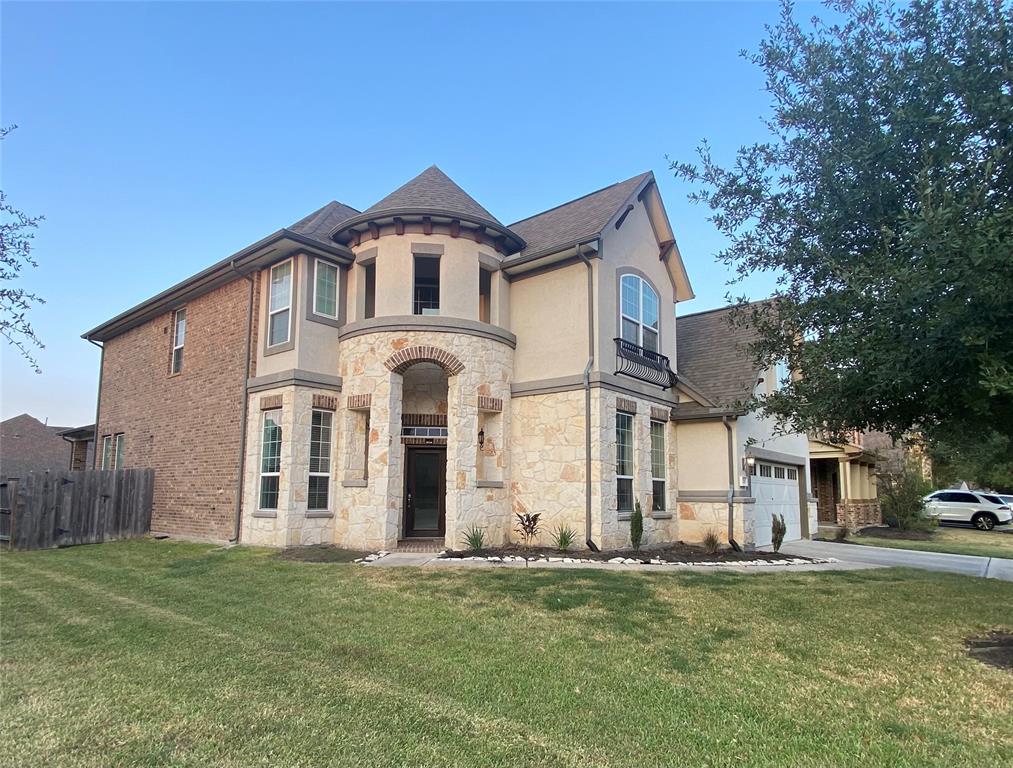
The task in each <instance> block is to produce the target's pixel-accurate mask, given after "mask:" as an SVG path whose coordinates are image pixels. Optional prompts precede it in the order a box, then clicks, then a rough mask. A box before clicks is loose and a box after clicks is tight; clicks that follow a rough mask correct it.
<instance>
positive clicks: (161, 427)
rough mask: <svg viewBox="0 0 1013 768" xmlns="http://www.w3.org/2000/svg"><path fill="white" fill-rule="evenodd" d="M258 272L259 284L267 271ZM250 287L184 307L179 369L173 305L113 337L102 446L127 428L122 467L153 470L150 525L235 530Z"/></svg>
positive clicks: (208, 535)
mask: <svg viewBox="0 0 1013 768" xmlns="http://www.w3.org/2000/svg"><path fill="white" fill-rule="evenodd" d="M254 279H256V280H258V282H259V275H256V276H255V277H254ZM258 288H259V285H258V286H257V287H256V288H255V289H254V298H253V301H254V309H253V311H254V315H253V316H254V328H253V334H254V338H253V344H252V348H251V354H252V355H253V357H254V361H255V360H256V357H255V355H256V349H257V339H256V334H257V323H256V318H257V317H258V314H257V303H258V297H259V293H260V292H259V290H258ZM249 290H250V287H249V282H248V281H247V280H246V279H244V278H239V279H236V280H234V281H232V282H231V283H228V284H226V285H224V286H221V287H220V288H216V289H215V290H213V291H211V292H209V293H206V294H204V295H203V296H200V297H198V298H196V299H193V300H192V301H190V302H189V303H188V304H186V343H185V346H184V352H183V371H182V373H180V374H178V375H175V376H170V375H169V363H170V355H171V346H172V313H171V312H167V313H165V314H163V315H160V316H159V317H157V318H155V319H154V320H150V321H148V322H147V323H145V324H144V325H141V326H138V327H137V328H133V329H131V330H129V331H127V332H125V333H123V334H122V335H120V336H117V337H116V338H114V339H110V340H109V341H107V342H106V343H105V354H104V357H103V364H102V366H103V367H102V390H101V392H100V393H99V423H98V426H97V429H96V432H95V434H96V439H97V444H98V445H101V442H102V436H103V435H108V434H115V433H118V432H122V433H124V451H123V459H122V466H123V467H124V468H131V467H151V468H153V469H154V470H155V495H154V506H153V509H152V519H151V530H152V532H155V533H169V534H173V535H178V536H192V537H197V538H202V539H212V540H225V539H228V538H230V537H231V536H232V530H233V528H232V527H233V524H234V519H235V518H234V515H235V503H236V482H237V479H238V477H239V472H240V466H239V442H240V434H241V425H240V416H241V413H242V410H241V409H242V399H243V398H242V386H243V377H244V376H245V372H246V365H245V361H244V359H243V358H244V354H245V351H246V321H247V311H248V306H249ZM253 365H255V362H254V363H251V369H250V375H251V376H252V375H255V374H256V371H255V370H253ZM98 452H99V453H100V452H101V451H98Z"/></svg>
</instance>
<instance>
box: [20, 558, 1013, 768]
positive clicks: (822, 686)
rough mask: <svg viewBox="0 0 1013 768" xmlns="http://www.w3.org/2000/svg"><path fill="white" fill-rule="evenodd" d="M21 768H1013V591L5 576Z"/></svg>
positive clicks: (106, 571)
mask: <svg viewBox="0 0 1013 768" xmlns="http://www.w3.org/2000/svg"><path fill="white" fill-rule="evenodd" d="M0 578H2V583H0V599H2V648H0V651H2V686H3V699H2V706H0V719H2V722H0V725H2V729H3V741H2V744H0V764H2V765H5V766H20V767H25V768H28V767H30V766H47V767H48V766H65V767H66V766H196V765H200V766H205V765H206V766H212V765H213V766H296V765H298V766H317V765H348V766H352V765H361V766H423V765H425V766H430V765H432V766H589V765H595V766H742V765H748V766H820V768H825V767H826V766H870V765H882V766H927V765H938V766H965V765H966V766H978V767H981V766H1004V767H1005V766H1009V765H1013V727H1011V726H1010V724H1011V723H1013V673H1011V672H1009V671H1004V670H999V669H995V668H991V667H987V666H984V665H982V664H980V663H978V662H977V661H974V660H972V659H971V658H969V657H967V656H966V655H965V654H964V651H963V638H964V637H965V636H967V635H974V634H977V633H980V632H984V631H986V630H990V629H994V628H998V627H1007V628H1013V585H1011V584H1009V583H1007V582H1000V581H987V580H982V579H972V578H966V577H958V576H948V575H930V574H927V573H922V572H914V571H900V570H890V571H888V570H878V571H861V572H836V573H831V572H825V573H788V572H782V573H777V574H768V575H739V574H730V573H714V572H709V571H708V572H700V573H697V572H682V573H659V574H654V573H639V572H638V573H617V572H607V571H592V570H580V571H573V570H568V571H563V570H556V571H550V570H539V569H529V570H513V569H509V570H508V569H500V570H494V569H482V570H479V569H463V568H462V569H445V570H444V569H440V570H434V569H427V570H420V569H407V568H390V569H384V568H375V567H370V568H367V567H363V566H359V565H351V564H340V563H302V562H293V561H286V560H282V559H279V558H278V557H277V556H276V555H275V554H273V553H270V552H266V551H263V550H254V549H242V548H240V549H233V550H220V549H214V548H211V547H207V546H202V545H196V544H188V543H180V542H153V541H135V542H121V543H114V544H104V545H98V546H90V547H76V548H72V549H65V550H56V551H44V552H29V553H5V554H3V555H2V556H0Z"/></svg>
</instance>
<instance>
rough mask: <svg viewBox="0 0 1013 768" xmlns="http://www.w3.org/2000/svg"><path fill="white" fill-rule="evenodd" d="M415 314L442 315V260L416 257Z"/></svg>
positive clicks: (430, 257)
mask: <svg viewBox="0 0 1013 768" xmlns="http://www.w3.org/2000/svg"><path fill="white" fill-rule="evenodd" d="M413 297H414V302H413V310H412V311H413V312H414V314H416V315H438V314H440V260H439V259H437V258H433V257H432V256H416V257H415V290H414V293H413Z"/></svg>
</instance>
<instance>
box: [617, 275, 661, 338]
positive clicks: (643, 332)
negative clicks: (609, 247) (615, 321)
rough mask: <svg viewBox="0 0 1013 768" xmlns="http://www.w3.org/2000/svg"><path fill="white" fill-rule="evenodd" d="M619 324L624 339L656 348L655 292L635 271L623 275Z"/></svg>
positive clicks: (656, 303)
mask: <svg viewBox="0 0 1013 768" xmlns="http://www.w3.org/2000/svg"><path fill="white" fill-rule="evenodd" d="M619 324H620V335H621V336H622V337H623V340H624V341H628V342H631V343H633V344H636V345H637V346H638V347H643V348H644V349H648V350H650V351H651V352H657V351H658V347H659V345H658V294H657V293H655V291H654V289H653V288H652V287H651V286H650V284H649V283H648V282H647V281H646V280H643V279H642V278H640V277H638V276H637V275H623V277H622V284H621V288H620V297H619Z"/></svg>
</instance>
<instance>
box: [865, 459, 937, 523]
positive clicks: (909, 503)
mask: <svg viewBox="0 0 1013 768" xmlns="http://www.w3.org/2000/svg"><path fill="white" fill-rule="evenodd" d="M931 492H932V487H931V486H930V485H929V484H928V483H927V482H926V481H925V479H924V478H923V477H922V476H921V473H919V472H916V471H914V470H913V469H912V468H910V467H908V468H905V469H904V471H903V472H901V473H900V474H899V475H894V476H893V477H889V478H886V479H885V480H884V481H881V483H880V486H879V503H880V508H881V509H882V511H883V520H884V521H885V522H886V524H887V525H889V526H890V527H892V528H896V529H897V530H899V531H932V530H934V529H935V528H936V526H937V525H938V522H937V521H936V519H935V518H933V517H929V516H928V515H926V514H925V502H924V501H923V500H922V499H923V497H924V496H926V495H927V494H929V493H931Z"/></svg>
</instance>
